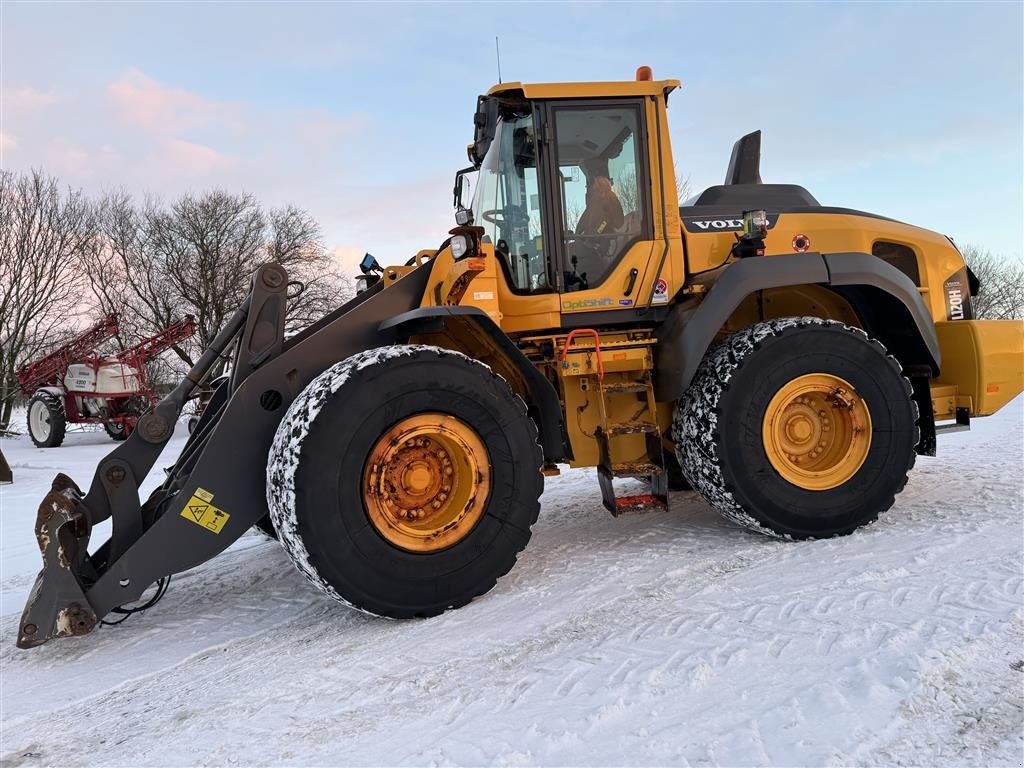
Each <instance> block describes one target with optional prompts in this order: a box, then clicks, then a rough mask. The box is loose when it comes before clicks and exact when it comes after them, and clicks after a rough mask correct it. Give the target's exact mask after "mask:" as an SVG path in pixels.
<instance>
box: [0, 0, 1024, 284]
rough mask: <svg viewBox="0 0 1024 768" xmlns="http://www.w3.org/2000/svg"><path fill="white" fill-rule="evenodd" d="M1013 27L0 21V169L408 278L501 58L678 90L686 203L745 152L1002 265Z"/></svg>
mask: <svg viewBox="0 0 1024 768" xmlns="http://www.w3.org/2000/svg"><path fill="white" fill-rule="evenodd" d="M1022 7H1024V6H1022V4H1021V3H1016V2H1015V3H987V4H986V3H977V2H976V3H944V4H939V3H930V4H909V3H907V4H903V3H887V4H881V3H858V4H842V3H828V4H795V3H793V4H778V5H772V4H767V3H756V4H755V3H748V4H739V3H737V4H718V5H709V4H671V3H653V4H641V3H631V4H611V3H605V4H575V3H574V4H539V3H536V4H526V3H521V4H497V3H496V4H484V3H466V4H454V3H452V4H440V3H434V4H426V3H422V4H372V5H371V4H366V5H362V4H326V3H322V4H302V3H291V4H287V5H286V4H274V3H262V4H256V3H232V4H226V3H225V4H200V3H163V4H157V3H148V4H143V3H120V4H115V3H63V4H46V3H15V2H10V0H6V1H5V2H4V3H3V4H2V6H0V23H2V30H0V48H2V54H0V56H2V61H0V63H2V72H0V87H2V93H0V109H2V112H0V134H2V139H0V142H2V143H0V146H2V158H0V164H2V166H3V167H4V168H10V169H15V170H20V169H26V168H29V167H42V168H43V169H45V170H47V171H48V172H50V173H53V174H56V175H58V176H59V177H60V178H61V179H62V180H63V181H65V182H67V183H70V184H72V185H74V186H76V187H77V186H81V187H84V188H85V189H87V190H88V191H101V190H103V189H108V188H111V187H117V186H124V187H126V188H128V189H130V190H132V191H136V192H140V193H141V192H142V191H144V190H145V191H149V192H152V193H155V194H158V195H162V196H166V197H170V196H173V195H175V194H178V193H180V192H182V191H185V190H194V191H199V190H203V189H206V188H209V187H212V186H221V187H225V188H229V189H245V190H248V191H251V192H253V193H255V194H256V195H258V196H259V197H260V198H261V199H262V200H264V201H265V202H266V203H267V204H270V205H278V204H282V203H285V202H293V203H295V204H297V205H300V206H302V207H304V208H306V209H308V210H310V211H311V212H312V213H313V214H314V215H315V216H317V218H318V219H319V220H320V221H321V223H322V225H323V229H324V234H325V239H326V242H327V244H328V246H329V247H331V248H332V249H336V250H337V252H338V254H339V259H340V260H341V261H342V262H343V263H344V264H345V265H346V266H351V265H352V264H353V263H354V261H353V260H357V257H358V256H359V255H361V254H362V252H363V251H364V250H370V251H372V252H373V253H375V254H376V255H378V257H380V258H381V260H382V261H390V260H397V259H398V258H399V257H401V258H402V259H403V260H404V258H405V257H406V256H407V255H408V254H409V253H410V252H411V251H413V250H415V249H418V248H421V247H431V246H433V245H436V244H437V242H439V241H440V240H441V239H443V235H444V233H445V232H446V230H447V229H448V228H449V227H450V226H451V224H452V216H451V194H450V190H451V179H452V174H453V172H454V171H455V170H456V169H458V168H460V167H462V166H463V165H465V147H466V144H467V143H468V141H469V140H470V138H471V128H472V125H471V119H472V112H473V109H474V105H475V98H476V95H477V94H478V93H481V92H483V91H484V90H486V89H487V88H488V87H489V86H490V85H491V84H492V83H493V82H494V81H495V80H496V67H495V57H494V35H495V34H498V35H500V37H501V56H502V74H503V76H504V79H505V80H522V81H526V82H536V81H569V80H612V79H630V78H632V76H633V72H634V70H635V68H636V67H637V66H638V65H640V64H648V65H650V66H652V67H653V69H654V72H655V76H656V77H675V78H679V79H680V80H682V81H683V87H682V90H681V91H678V92H677V93H675V94H674V95H673V97H672V100H671V103H670V108H669V117H670V121H671V125H672V130H671V137H672V141H673V148H674V151H675V156H676V160H677V164H678V168H679V170H680V172H681V173H682V175H688V176H689V177H690V180H691V184H692V187H693V189H694V191H700V190H701V189H703V188H704V187H706V186H708V185H711V184H717V183H720V182H721V180H722V177H723V176H724V173H725V166H726V164H727V161H728V157H729V151H730V148H731V146H732V143H733V142H734V141H735V140H736V138H738V137H739V136H740V135H742V134H743V133H746V132H748V131H750V130H754V129H756V128H761V129H762V130H763V131H764V136H763V141H762V151H763V161H762V176H763V177H764V179H765V181H774V182H787V183H798V184H803V185H804V186H806V187H808V188H809V189H810V190H811V192H812V193H813V194H814V195H815V196H816V197H817V198H818V199H819V200H820V201H821V202H822V203H825V204H829V205H842V206H847V207H852V208H861V209H863V210H868V211H873V212H876V213H881V214H884V215H887V216H891V217H893V218H897V219H901V220H903V221H907V222H910V223H914V224H918V225H921V226H924V227H928V228H930V229H935V230H938V231H941V232H944V233H946V234H949V235H951V236H953V237H954V238H955V239H956V240H957V241H958V242H971V243H976V244H978V245H981V246H983V247H986V248H990V249H992V250H995V251H999V252H1002V253H1006V254H1008V255H1016V256H1018V257H1019V256H1020V255H1021V250H1022V247H1021V232H1022V230H1024V226H1022V211H1024V199H1022V179H1024V160H1022V141H1024V140H1022V131H1024V129H1022V115H1024V78H1022V72H1024V51H1022V39H1024V31H1022V28H1024V16H1022ZM392 257H393V258H392Z"/></svg>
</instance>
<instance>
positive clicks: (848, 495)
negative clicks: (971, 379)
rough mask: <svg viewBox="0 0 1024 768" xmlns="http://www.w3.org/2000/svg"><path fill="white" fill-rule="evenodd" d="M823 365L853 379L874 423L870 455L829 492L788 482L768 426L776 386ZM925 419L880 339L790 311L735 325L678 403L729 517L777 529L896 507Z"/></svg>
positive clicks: (684, 428)
mask: <svg viewBox="0 0 1024 768" xmlns="http://www.w3.org/2000/svg"><path fill="white" fill-rule="evenodd" d="M814 373H825V374H831V375H834V376H838V377H841V378H842V379H843V380H845V381H847V382H849V383H850V384H851V385H852V386H853V388H854V389H855V390H856V393H857V395H858V396H859V397H860V398H861V399H862V401H863V404H864V405H865V406H866V407H867V409H868V412H869V413H870V418H871V423H872V430H871V440H870V443H869V445H868V447H867V455H866V458H865V459H864V461H863V463H862V464H861V465H860V467H859V468H858V469H856V472H855V474H853V475H852V476H851V477H849V479H847V480H846V481H845V482H842V484H840V485H838V486H837V487H833V488H828V489H824V490H808V489H807V488H804V487H800V486H799V485H796V484H793V483H792V482H789V481H787V480H786V479H785V478H784V477H783V476H782V475H781V474H780V473H779V472H778V471H777V470H776V468H775V467H773V465H772V463H771V460H770V459H769V457H768V455H767V451H766V448H765V440H764V437H763V434H762V425H763V422H764V418H765V413H766V410H767V409H768V407H769V403H770V401H771V400H772V398H773V397H774V396H775V395H776V393H778V392H779V391H780V390H781V389H782V388H783V387H784V386H786V385H787V383H788V382H791V381H793V380H795V379H796V378H797V377H800V376H806V375H808V374H814ZM917 418H918V413H917V406H916V404H915V403H914V402H913V400H912V398H911V386H910V382H909V381H908V380H907V379H906V377H904V376H903V374H902V367H901V366H900V364H899V362H897V361H896V359H895V358H893V357H892V356H891V355H889V354H888V353H887V352H886V349H885V347H884V346H883V345H882V344H881V343H880V342H879V341H877V340H876V339H873V338H869V337H868V336H867V334H865V333H864V332H863V331H862V330H860V329H858V328H854V327H851V326H848V325H844V324H842V323H839V322H835V321H831V320H822V319H820V318H816V317H789V318H782V319H779V320H772V321H770V322H763V323H758V324H756V325H753V326H751V327H750V328H747V329H745V330H742V331H739V332H737V333H734V334H732V335H730V336H729V337H727V338H726V339H725V341H723V342H722V343H721V344H720V345H718V346H717V347H715V348H714V349H712V350H711V351H710V352H709V353H708V354H707V356H706V357H705V358H704V361H703V363H702V364H701V366H700V368H699V369H698V371H697V373H696V375H695V376H694V378H693V381H692V383H691V384H690V387H689V388H688V390H687V392H686V394H685V395H684V396H683V398H681V399H680V401H679V403H678V404H677V406H676V411H675V414H674V418H673V425H672V436H673V440H674V441H675V444H676V453H677V456H678V459H679V462H680V464H681V465H682V467H683V471H684V473H685V474H686V477H687V479H688V480H689V481H690V483H692V485H693V486H694V488H695V489H696V490H698V491H699V492H700V493H701V495H702V496H703V497H704V499H705V500H706V501H707V502H708V503H709V504H710V505H711V506H712V507H714V508H715V509H717V510H718V511H719V512H720V513H721V514H723V515H724V516H725V517H727V518H729V519H730V520H733V521H735V522H737V523H739V524H740V525H743V526H745V527H747V528H750V529H752V530H755V531H758V532H760V533H766V534H768V535H772V536H779V537H784V538H793V539H805V538H824V537H829V536H839V535H844V534H848V533H851V532H852V531H854V530H856V529H857V528H859V527H861V526H863V525H866V524H868V523H871V522H873V521H874V520H876V519H877V518H878V515H879V514H880V513H882V512H884V511H886V510H887V509H889V508H890V507H891V506H892V505H893V503H894V502H895V497H896V494H898V493H899V492H900V491H901V490H903V487H904V486H905V485H906V482H907V473H908V472H909V471H910V469H911V468H912V467H913V466H914V459H915V451H914V448H915V445H916V444H917V442H918V437H919V430H918V427H917Z"/></svg>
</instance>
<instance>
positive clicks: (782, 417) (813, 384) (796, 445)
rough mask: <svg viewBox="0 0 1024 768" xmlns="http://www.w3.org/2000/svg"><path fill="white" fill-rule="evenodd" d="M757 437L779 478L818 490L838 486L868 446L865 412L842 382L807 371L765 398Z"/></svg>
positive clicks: (851, 473) (868, 426)
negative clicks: (767, 399) (767, 401)
mask: <svg viewBox="0 0 1024 768" xmlns="http://www.w3.org/2000/svg"><path fill="white" fill-rule="evenodd" d="M762 439H763V442H764V449H765V454H766V455H767V457H768V461H769V462H770V463H771V465H772V467H774V468H775V470H776V471H777V472H778V473H779V474H780V475H781V476H782V477H783V478H784V479H785V480H787V481H789V482H790V483H792V484H794V485H797V486H799V487H801V488H805V489H807V490H813V491H824V490H828V489H830V488H835V487H837V486H839V485H842V484H843V483H845V482H846V481H847V480H849V479H850V478H851V477H853V476H854V475H855V474H856V473H857V470H859V469H860V468H861V465H863V463H864V460H865V459H866V458H867V455H868V450H869V448H870V447H871V414H870V412H869V411H868V408H867V405H866V404H865V402H864V400H863V398H861V397H860V396H859V395H858V394H857V392H856V390H854V388H853V387H852V386H851V385H850V383H849V382H847V381H846V380H845V379H842V378H840V377H838V376H834V375H832V374H829V373H809V374H806V375H804V376H799V377H797V378H795V379H793V380H792V381H790V382H789V383H787V384H786V385H785V386H783V387H782V388H781V389H780V390H779V391H778V392H777V393H776V394H775V396H774V397H773V398H772V399H771V402H769V404H768V408H767V409H766V411H765V416H764V422H763V424H762Z"/></svg>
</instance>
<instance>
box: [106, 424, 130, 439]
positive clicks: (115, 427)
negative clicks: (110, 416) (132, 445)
mask: <svg viewBox="0 0 1024 768" xmlns="http://www.w3.org/2000/svg"><path fill="white" fill-rule="evenodd" d="M103 429H104V430H105V431H106V433H107V434H108V435H109V436H110V439H111V440H116V441H117V442H121V441H122V440H127V439H128V430H127V429H125V428H124V424H123V423H122V422H120V421H105V422H103Z"/></svg>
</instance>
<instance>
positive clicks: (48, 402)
mask: <svg viewBox="0 0 1024 768" xmlns="http://www.w3.org/2000/svg"><path fill="white" fill-rule="evenodd" d="M27 420H28V434H29V437H31V438H32V442H33V443H35V446H36V448H56V447H57V446H59V445H60V444H61V443H63V442H64V432H65V430H66V428H67V420H66V418H65V416H64V401H63V400H61V398H60V397H58V396H57V395H55V394H53V393H52V392H42V391H40V392H36V393H35V394H34V395H32V398H31V399H30V400H29V401H28V419H27Z"/></svg>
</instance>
